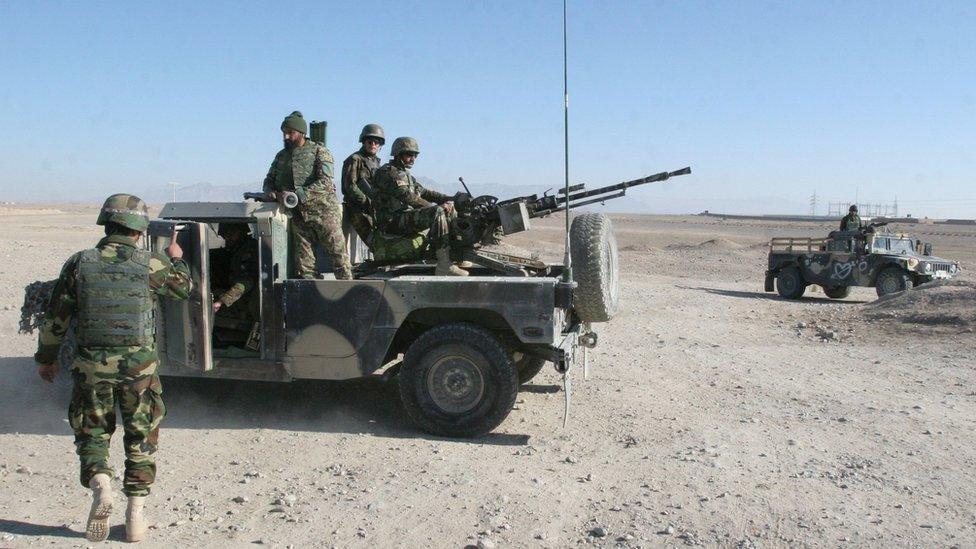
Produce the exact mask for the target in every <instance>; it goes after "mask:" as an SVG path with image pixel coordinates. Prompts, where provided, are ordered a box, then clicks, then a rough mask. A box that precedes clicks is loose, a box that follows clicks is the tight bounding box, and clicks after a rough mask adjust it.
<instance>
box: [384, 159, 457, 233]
mask: <svg viewBox="0 0 976 549" xmlns="http://www.w3.org/2000/svg"><path fill="white" fill-rule="evenodd" d="M373 191H374V193H375V197H374V199H373V211H374V214H375V216H376V224H377V228H378V229H379V230H381V231H383V232H384V233H388V234H398V235H413V234H417V233H419V232H421V231H425V230H426V231H428V233H427V241H428V242H429V243H430V246H431V247H432V248H435V249H440V248H446V247H448V246H450V243H451V223H452V222H453V221H454V219H456V213H455V212H451V214H450V215H448V214H447V213H445V211H444V208H442V207H440V206H437V205H435V204H443V203H444V202H448V201H450V200H451V197H450V196H448V195H446V194H443V193H439V192H437V191H432V190H429V189H425V188H424V187H423V185H421V184H420V183H419V182H418V181H417V179H416V178H415V177H414V176H413V175H411V174H410V170H408V169H406V168H405V167H404V166H403V164H402V163H401V162H400V161H399V160H396V159H394V160H393V161H392V162H389V163H387V164H384V165H383V166H382V167H381V168H380V169H379V170H377V171H376V174H375V175H374V176H373Z"/></svg>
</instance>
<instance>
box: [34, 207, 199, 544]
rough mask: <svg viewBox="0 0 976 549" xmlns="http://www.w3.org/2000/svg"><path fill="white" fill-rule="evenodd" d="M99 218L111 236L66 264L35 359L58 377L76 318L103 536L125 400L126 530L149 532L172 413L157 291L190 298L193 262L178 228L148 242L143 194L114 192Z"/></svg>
mask: <svg viewBox="0 0 976 549" xmlns="http://www.w3.org/2000/svg"><path fill="white" fill-rule="evenodd" d="M96 223H98V224H99V225H104V226H105V235H106V236H105V238H103V239H102V240H100V241H99V242H98V244H97V246H96V247H95V248H93V249H90V250H84V251H81V252H78V253H76V254H74V255H72V256H71V258H69V259H68V261H67V262H66V263H65V264H64V267H63V268H62V269H61V276H60V278H59V279H58V281H57V283H56V285H55V287H54V290H53V291H52V294H51V301H50V303H49V305H48V309H47V312H46V316H45V319H44V323H43V325H42V326H41V332H40V336H39V340H38V345H37V353H35V355H34V360H35V361H36V362H37V364H38V367H37V372H38V374H39V375H40V376H41V379H43V380H44V381H47V382H52V381H53V380H54V377H55V376H56V375H57V372H58V368H59V365H58V349H59V347H60V346H61V341H62V340H63V339H64V336H65V332H66V331H67V330H68V326H69V324H70V323H71V320H72V319H76V320H77V322H76V327H75V330H76V336H77V338H78V349H77V354H76V356H75V359H74V362H73V363H72V364H71V375H72V377H73V378H74V388H73V390H72V395H71V404H70V405H69V407H68V422H69V423H70V425H71V428H72V429H73V430H74V433H75V447H76V449H77V452H78V457H79V458H80V461H81V476H80V479H81V484H82V485H83V486H85V487H86V488H91V490H92V496H93V497H92V506H91V511H90V512H89V515H88V524H87V527H86V529H85V537H86V538H87V539H88V540H89V541H102V540H104V539H105V538H106V537H107V536H108V517H109V515H110V513H111V512H112V503H113V502H112V478H113V477H114V475H115V473H114V472H113V469H112V466H111V465H110V464H109V455H108V454H109V446H110V443H111V439H112V433H114V432H115V417H116V416H115V407H116V404H117V405H118V407H119V411H120V412H121V415H122V425H123V427H124V428H125V437H124V445H125V457H126V460H125V476H124V477H123V480H122V491H123V492H124V493H125V494H126V496H128V507H127V508H126V511H125V535H126V539H127V540H128V541H140V540H141V539H143V537H145V535H146V521H145V517H144V513H143V506H144V504H145V499H146V496H147V495H149V486H150V485H151V484H152V483H153V481H154V480H155V478H156V461H155V456H154V455H153V454H155V452H156V445H157V441H158V438H159V424H160V422H161V421H162V419H163V416H164V415H166V407H165V406H164V405H163V398H162V395H163V388H162V385H161V384H160V381H159V376H158V375H157V374H156V367H157V365H158V363H159V358H158V357H157V355H156V337H155V324H154V318H153V310H154V303H155V301H156V299H157V296H164V297H169V298H174V299H186V298H187V296H188V295H189V293H190V271H189V268H188V267H187V265H186V263H184V262H183V259H182V257H183V250H182V249H181V248H180V246H179V244H177V243H176V239H175V236H176V233H175V231H174V233H173V237H174V238H173V240H172V243H171V244H170V245H169V247H167V248H166V255H163V254H159V253H150V252H148V251H146V250H144V249H142V248H140V246H139V244H140V240H141V238H142V237H143V235H144V233H145V231H146V228H147V227H148V226H149V214H148V211H147V208H146V204H145V202H143V201H142V200H141V199H139V198H138V197H136V196H132V195H128V194H114V195H112V196H110V197H108V199H107V200H105V204H104V205H103V206H102V210H101V213H99V215H98V220H97V221H96ZM167 256H169V257H167Z"/></svg>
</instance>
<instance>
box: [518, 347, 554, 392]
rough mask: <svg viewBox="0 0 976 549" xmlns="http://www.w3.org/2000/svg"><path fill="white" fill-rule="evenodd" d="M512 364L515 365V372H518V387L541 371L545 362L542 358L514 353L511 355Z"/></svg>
mask: <svg viewBox="0 0 976 549" xmlns="http://www.w3.org/2000/svg"><path fill="white" fill-rule="evenodd" d="M512 362H514V363H515V370H516V371H518V380H519V385H525V384H526V383H528V382H530V381H532V378H534V377H535V376H536V375H537V374H538V373H539V372H541V371H542V367H543V366H545V365H546V362H547V361H546V359H544V358H539V357H537V356H532V355H527V354H525V353H520V352H518V351H515V352H514V353H512Z"/></svg>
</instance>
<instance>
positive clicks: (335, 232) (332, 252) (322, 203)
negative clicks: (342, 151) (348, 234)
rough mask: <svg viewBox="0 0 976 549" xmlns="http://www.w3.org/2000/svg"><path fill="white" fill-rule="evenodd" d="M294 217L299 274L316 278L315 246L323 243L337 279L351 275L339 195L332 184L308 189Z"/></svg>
mask: <svg viewBox="0 0 976 549" xmlns="http://www.w3.org/2000/svg"><path fill="white" fill-rule="evenodd" d="M298 208H299V211H298V213H297V214H296V215H293V216H292V218H291V230H292V238H293V240H294V244H295V248H294V250H295V253H294V265H295V276H296V277H298V278H315V275H316V274H318V273H317V272H316V270H315V246H316V245H317V244H321V245H322V247H324V248H325V253H326V254H327V255H328V256H329V259H330V260H331V261H332V271H333V272H334V273H335V277H336V278H337V279H340V280H342V279H351V278H352V266H351V265H350V264H349V255H348V254H347V253H346V245H345V242H344V239H343V237H342V216H341V214H340V213H339V212H340V211H341V208H340V206H339V199H337V198H336V195H335V191H334V190H332V188H331V187H329V188H325V187H321V188H314V189H309V190H308V191H307V199H306V201H305V203H303V204H302V205H300V206H299V207H298Z"/></svg>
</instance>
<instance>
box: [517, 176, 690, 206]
mask: <svg viewBox="0 0 976 549" xmlns="http://www.w3.org/2000/svg"><path fill="white" fill-rule="evenodd" d="M690 173H691V167H686V168H681V169H680V170H675V171H673V172H661V173H656V174H654V175H649V176H647V177H642V178H640V179H632V180H630V181H624V182H623V183H617V184H616V185H608V186H606V187H600V188H598V189H593V190H589V191H581V192H573V190H580V189H582V186H581V185H577V186H575V187H571V188H570V194H569V196H565V195H556V196H544V197H542V198H539V199H536V200H535V201H534V202H533V203H530V204H529V205H528V206H529V207H528V210H529V217H542V216H546V215H549V214H552V213H555V212H560V211H562V210H565V209H566V208H567V207H570V208H576V207H580V206H585V205H587V204H594V203H597V202H603V201H605V200H611V199H614V198H620V197H621V196H624V195H625V194H627V189H629V188H630V187H636V186H638V185H646V184H648V183H658V182H660V181H666V180H668V179H670V178H672V177H677V176H679V175H688V174H690ZM611 193H612V194H611Z"/></svg>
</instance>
